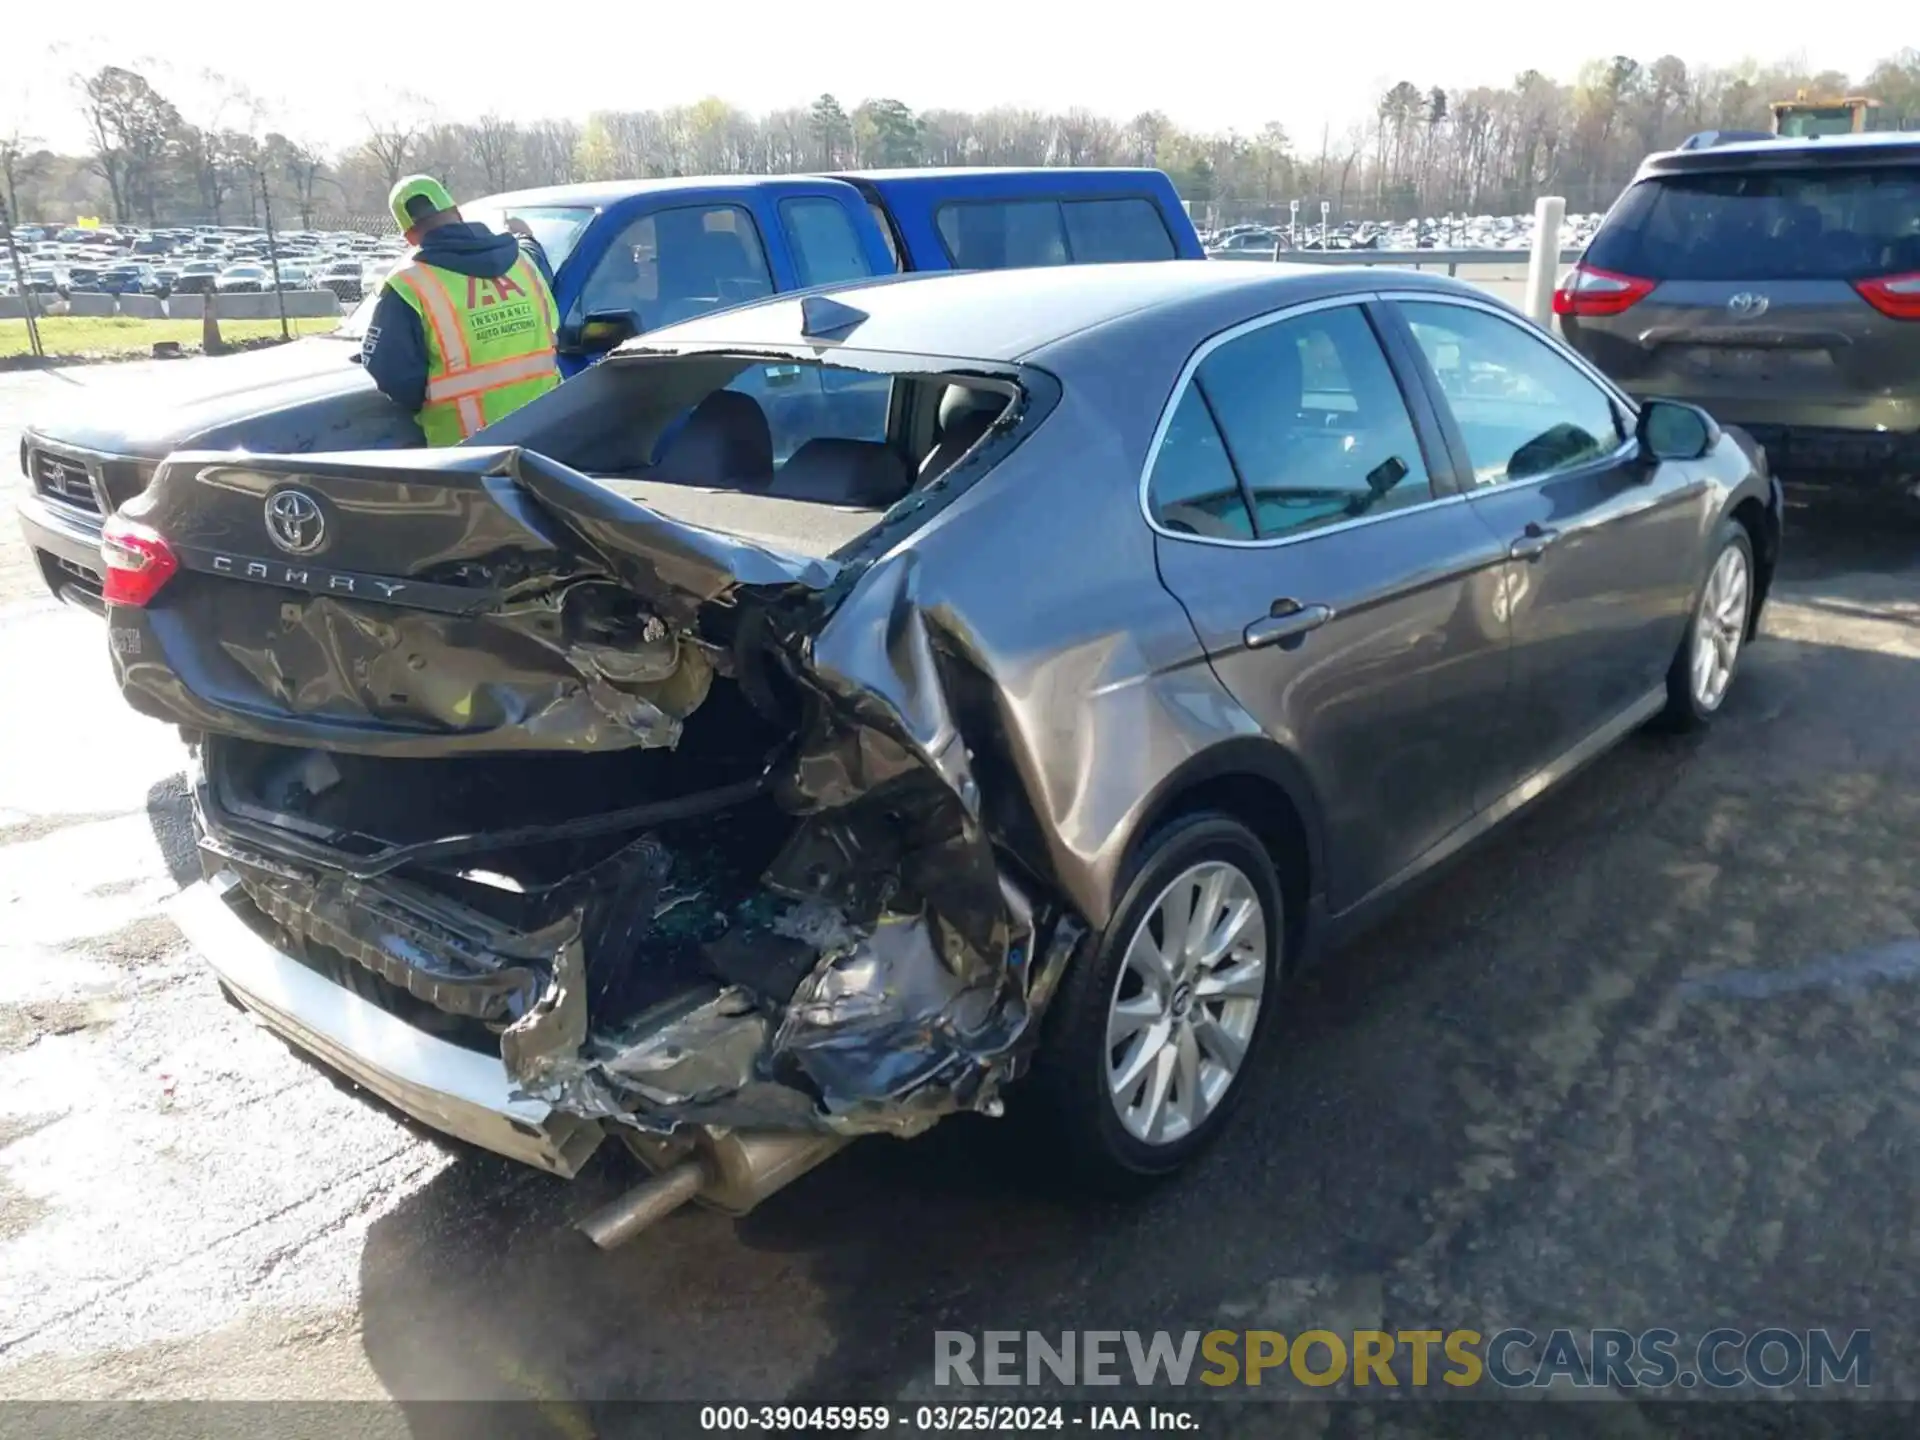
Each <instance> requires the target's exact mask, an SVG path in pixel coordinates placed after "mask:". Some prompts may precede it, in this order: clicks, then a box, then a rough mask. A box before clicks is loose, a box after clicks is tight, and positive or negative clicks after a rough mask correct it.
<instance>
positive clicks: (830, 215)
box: [18, 167, 1202, 606]
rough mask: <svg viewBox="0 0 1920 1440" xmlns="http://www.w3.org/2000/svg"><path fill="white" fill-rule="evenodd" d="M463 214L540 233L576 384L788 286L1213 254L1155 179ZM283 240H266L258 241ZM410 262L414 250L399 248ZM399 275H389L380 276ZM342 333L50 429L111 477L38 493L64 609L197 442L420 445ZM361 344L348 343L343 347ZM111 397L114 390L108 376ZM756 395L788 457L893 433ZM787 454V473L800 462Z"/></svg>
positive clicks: (725, 189) (836, 377)
mask: <svg viewBox="0 0 1920 1440" xmlns="http://www.w3.org/2000/svg"><path fill="white" fill-rule="evenodd" d="M460 208H461V210H462V212H463V213H464V214H465V215H466V216H467V218H468V219H470V220H476V221H479V222H480V223H482V224H484V225H487V226H488V227H490V228H491V229H493V230H495V231H503V230H505V228H506V227H507V225H508V223H509V221H512V222H515V223H517V224H520V225H524V226H525V227H526V228H527V229H528V230H529V231H530V232H531V233H532V234H533V236H534V238H535V239H536V240H537V241H538V242H539V243H540V245H541V247H542V249H543V250H544V251H545V252H546V257H547V263H548V264H549V265H550V266H551V267H552V269H553V272H554V300H555V305H556V314H557V317H558V325H557V332H558V335H557V338H558V342H559V364H560V369H561V372H562V373H563V374H565V375H574V374H578V373H579V372H580V371H582V370H585V369H587V368H588V367H589V366H591V365H592V364H594V362H595V361H597V360H598V359H599V358H600V357H602V356H604V355H605V354H607V353H608V352H609V351H610V350H612V349H613V348H614V347H615V346H616V345H618V344H620V343H622V342H623V341H625V340H626V339H628V338H630V337H631V336H633V335H634V334H636V333H650V332H652V331H654V330H657V329H659V328H661V327H662V326H664V325H668V324H672V323H673V322H675V321H677V320H682V319H686V318H688V317H691V316H694V315H700V314H705V313H707V312H709V311H713V310H718V309H722V308H725V307H728V306H732V305H739V304H744V303H747V302H748V301H752V300H755V299H760V298H763V297H765V296H768V295H772V294H777V293H780V292H782V291H789V290H800V289H806V288H809V287H812V286H817V285H821V284H829V283H833V282H837V281H844V280H852V279H862V278H868V277H872V276H878V275H891V274H893V273H895V272H896V271H897V270H900V269H908V270H946V269H952V268H967V269H992V268H997V267H1006V266H1018V265H1077V264H1086V263H1094V262H1106V261H1121V260H1164V259H1173V258H1175V257H1186V258H1195V259H1197V258H1199V257H1200V255H1201V254H1202V251H1201V249H1200V241H1199V237H1198V236H1197V235H1196V234H1195V233H1194V229H1193V225H1192V222H1191V221H1190V220H1189V219H1188V218H1187V214H1186V212H1185V210H1184V209H1182V208H1181V205H1180V201H1179V198H1178V196H1177V195H1176V194H1175V193H1174V189H1173V183H1172V182H1171V181H1170V180H1169V179H1168V178H1167V177H1166V176H1165V175H1164V174H1162V173H1161V172H1159V171H1157V170H1123V169H1112V170H1105V169H1094V170H1076V169H1073V168H1070V167H1049V168H1042V169H1031V170H1020V169H1007V170H964V169H955V170H906V171H873V172H863V173H860V174H850V175H847V176H845V177H834V176H823V175H758V176H751V175H750V176H724V177H717V178H699V177H694V178H672V179H660V180H634V181H618V182H607V183H599V184H590V185H565V186H555V187H551V188H547V189H541V190H528V191H520V192H517V193H514V194H510V195H495V196H491V197H483V198H481V199H478V200H474V201H471V202H468V203H465V204H463V205H462V206H461V207H460ZM261 243H262V244H263V245H264V243H265V242H264V237H261ZM385 251H386V253H387V254H388V255H389V257H391V262H392V263H402V262H403V257H402V256H401V255H400V253H399V247H398V245H397V244H396V243H394V242H387V244H386V245H385ZM383 273H384V272H383ZM271 284H272V281H271V278H270V276H269V275H268V272H267V270H266V269H265V267H263V266H261V265H260V264H259V263H258V262H255V261H245V262H239V263H236V264H234V265H233V266H231V267H229V269H228V270H226V271H225V272H223V274H222V276H221V278H220V281H219V286H220V289H221V290H222V292H223V293H225V292H232V291H241V292H250V291H261V290H265V289H267V288H269V287H270V286H271ZM378 288H379V286H378V283H377V282H376V283H375V284H374V285H373V286H371V287H367V286H365V284H364V282H363V294H365V295H366V299H365V300H363V302H362V304H361V308H360V309H359V310H358V311H356V312H355V314H354V315H353V316H352V317H350V318H349V320H348V322H347V324H345V325H344V326H342V327H340V329H338V330H337V331H335V332H334V333H333V335H331V336H328V337H314V338H311V339H307V340H302V341H297V342H295V343H294V344H292V345H287V346H282V347H279V348H278V349H276V350H273V351H270V352H262V353H260V354H257V355H247V356H240V357H235V358H233V359H229V360H222V361H221V362H220V364H219V365H217V366H207V367H193V368H192V369H191V370H190V371H185V367H183V371H185V373H182V371H176V372H175V375H176V376H177V377H178V378H172V379H170V380H169V385H170V387H172V388H170V389H169V390H168V391H167V394H166V401H165V404H164V405H163V404H162V403H161V397H160V394H159V392H157V391H155V390H153V389H152V387H151V385H150V383H143V385H142V386H140V387H130V393H128V394H127V396H126V403H125V404H123V405H116V404H114V403H112V402H111V401H110V400H109V398H108V391H107V390H103V389H101V388H100V386H99V385H94V386H90V387H89V390H88V404H87V405H86V406H85V407H76V408H74V409H72V410H70V411H69V412H68V413H66V414H64V415H60V414H56V415H51V416H46V417H37V418H36V420H35V423H34V424H33V425H31V426H30V427H29V428H28V431H27V437H26V439H27V446H28V448H29V450H44V451H46V452H47V453H48V454H50V455H59V456H62V457H65V458H66V459H67V460H70V461H72V462H73V463H76V464H78V465H80V466H81V467H83V469H85V470H86V471H87V473H89V474H94V475H97V476H98V477H99V481H100V484H99V491H98V493H99V496H100V501H99V504H98V506H97V507H96V508H95V509H93V510H91V511H88V510H86V509H84V508H82V507H79V506H76V505H75V504H73V503H71V501H70V499H61V498H57V497H51V496H47V495H44V494H40V493H37V492H36V491H34V490H33V489H31V488H29V489H28V490H27V491H26V492H25V493H24V494H23V495H22V496H21V498H20V500H19V502H18V504H19V511H20V516H21V521H22V524H23V526H24V528H25V530H26V532H27V539H28V544H29V545H30V546H31V547H32V548H33V550H34V553H35V558H36V561H37V562H38V564H39V565H40V567H41V573H42V574H43V575H44V576H45V577H46V579H47V583H48V585H49V587H50V588H51V589H52V590H53V591H54V593H56V594H58V595H62V596H64V597H66V598H69V599H74V600H78V601H80V602H82V603H88V604H93V605H95V606H97V605H98V603H99V595H100V590H99V575H100V569H99V566H100V561H99V545H100V521H101V515H102V513H103V512H104V511H110V510H111V509H113V507H115V506H117V505H119V504H121V503H122V502H123V501H125V500H126V499H128V498H130V497H131V496H132V495H133V494H134V493H136V492H137V491H138V490H139V488H140V486H141V485H142V484H144V483H145V480H144V478H143V477H146V476H150V475H151V474H152V473H153V466H154V464H155V463H156V462H158V461H159V460H160V459H161V458H163V457H164V456H165V455H166V454H167V453H168V452H169V451H171V450H175V449H180V448H184V447H187V446H190V445H198V446H215V447H221V448H230V449H245V450H251V451H255V452H260V453H276V452H285V451H294V450H311V449H314V448H317V447H318V446H320V445H322V444H324V445H326V446H328V447H330V448H342V447H355V448H368V449H381V448H388V447H409V446H418V445H420V444H421V443H422V441H421V437H420V431H419V427H418V426H417V425H416V424H415V422H414V418H413V416H411V415H409V414H407V413H406V412H404V411H402V410H401V409H400V408H399V407H398V406H396V405H394V404H393V403H392V402H391V401H389V400H388V399H387V398H386V397H385V396H384V395H382V394H380V392H379V391H378V390H377V389H376V388H375V387H374V384H373V382H372V380H371V379H370V378H369V377H368V376H367V375H366V373H365V372H364V371H363V370H361V369H360V368H359V367H358V366H356V365H355V364H353V363H352V362H353V361H354V360H355V359H357V358H358V354H359V350H358V344H357V342H358V341H359V339H360V337H361V336H362V335H363V334H364V333H365V327H366V325H367V324H368V323H369V321H370V317H371V315H372V312H373V309H374V307H375V305H376V303H377V299H376V294H375V292H377V290H378ZM343 341H344V342H355V343H350V344H348V343H342V342H343ZM105 383H107V384H108V387H109V389H111V388H113V387H112V385H111V382H105ZM753 383H757V384H760V385H761V389H760V391H759V392H758V394H757V397H756V400H757V403H759V404H760V405H761V406H762V408H763V409H764V410H765V411H766V412H767V414H768V415H769V416H770V418H771V422H772V423H773V424H774V426H775V427H776V433H777V435H778V436H779V437H781V438H780V442H779V443H781V444H782V445H785V446H789V447H791V446H797V445H799V444H802V443H804V442H805V440H806V439H807V438H808V437H809V436H810V435H812V434H814V433H820V430H821V428H822V427H827V426H830V425H837V426H842V427H845V426H848V425H866V426H869V427H871V426H875V425H881V424H884V423H885V413H884V412H885V408H886V390H885V387H884V386H881V385H879V384H877V383H875V382H874V381H873V380H872V379H871V378H870V377H865V376H857V375H856V376H848V375H841V374H839V373H837V372H832V371H821V370H819V369H818V368H817V367H815V368H802V369H800V370H797V371H793V372H787V371H784V370H781V371H776V372H761V371H755V372H754V377H753ZM785 453H786V452H784V451H783V452H782V458H783V459H784V458H785Z"/></svg>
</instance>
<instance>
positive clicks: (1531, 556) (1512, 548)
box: [1507, 525, 1560, 560]
mask: <svg viewBox="0 0 1920 1440" xmlns="http://www.w3.org/2000/svg"><path fill="white" fill-rule="evenodd" d="M1559 538H1560V532H1559V531H1558V530H1549V529H1547V528H1546V527H1545V526H1544V525H1528V526H1527V528H1526V530H1525V531H1524V532H1523V533H1522V534H1521V536H1520V538H1519V539H1518V540H1516V541H1514V542H1513V543H1512V544H1511V545H1509V546H1508V547H1507V556H1508V558H1509V559H1513V560H1538V559H1539V558H1540V557H1541V556H1542V555H1544V554H1546V553H1547V549H1548V547H1549V546H1551V545H1552V544H1553V542H1554V541H1556V540H1558V539H1559Z"/></svg>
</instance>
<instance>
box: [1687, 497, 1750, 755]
mask: <svg viewBox="0 0 1920 1440" xmlns="http://www.w3.org/2000/svg"><path fill="white" fill-rule="evenodd" d="M1716 540H1717V546H1716V548H1715V550H1714V552H1713V560H1712V563H1711V564H1710V565H1709V566H1708V567H1707V578H1706V580H1705V582H1704V583H1702V585H1701V586H1700V596H1699V599H1698V600H1697V601H1695V602H1694V609H1693V618H1692V620H1691V621H1690V622H1689V624H1688V626H1687V635H1686V638H1685V639H1684V640H1683V641H1681V643H1680V651H1679V653H1678V654H1677V655H1675V656H1674V657H1673V668H1672V669H1671V670H1670V671H1669V672H1668V674H1667V709H1666V718H1667V720H1668V721H1669V722H1670V723H1671V724H1673V725H1675V726H1677V727H1678V728H1680V729H1695V728H1698V727H1699V726H1702V725H1705V724H1707V723H1708V721H1710V720H1711V719H1712V718H1713V716H1714V715H1715V713H1716V712H1717V711H1718V710H1719V709H1720V706H1721V705H1722V704H1723V703H1724V702H1725V700H1726V698H1727V692H1728V691H1729V690H1731V689H1732V688H1733V678H1734V675H1735V673H1736V671H1737V670H1738V669H1739V665H1740V656H1741V653H1742V651H1743V650H1744V649H1745V647H1746V640H1747V628H1748V626H1749V624H1750V623H1751V621H1752V616H1753V593H1754V569H1753V542H1752V541H1750V540H1749V539H1748V538H1747V532H1746V530H1745V529H1743V528H1742V527H1741V526H1740V525H1739V524H1738V523H1736V522H1734V521H1731V520H1729V521H1727V522H1726V523H1725V524H1724V525H1722V526H1721V529H1720V533H1719V535H1718V536H1717V537H1716Z"/></svg>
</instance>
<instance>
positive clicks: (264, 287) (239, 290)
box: [213, 261, 273, 295]
mask: <svg viewBox="0 0 1920 1440" xmlns="http://www.w3.org/2000/svg"><path fill="white" fill-rule="evenodd" d="M213 288H214V289H215V290H217V291H219V293H220V294H222V295H259V294H262V293H264V292H266V291H268V290H271V289H272V288H273V272H272V271H271V270H270V269H268V268H267V267H266V266H264V265H259V264H255V263H254V262H252V261H248V262H246V263H245V264H241V265H229V266H228V267H227V268H226V269H224V270H222V271H221V272H220V274H219V275H218V276H217V277H216V278H215V280H214V285H213Z"/></svg>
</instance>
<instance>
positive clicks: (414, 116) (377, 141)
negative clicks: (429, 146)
mask: <svg viewBox="0 0 1920 1440" xmlns="http://www.w3.org/2000/svg"><path fill="white" fill-rule="evenodd" d="M360 118H361V119H362V120H363V121H365V122H366V126H367V138H366V141H365V147H366V151H367V154H368V155H370V156H372V157H373V161H374V163H375V164H376V165H377V166H379V168H380V173H381V174H382V175H384V176H385V177H386V181H387V188H388V189H392V188H393V186H395V185H397V184H399V182H400V177H401V176H402V175H404V174H406V173H407V168H408V162H410V161H411V160H412V159H413V154H414V149H415V147H416V146H417V145H418V144H419V141H420V137H421V134H422V132H423V131H425V129H426V128H427V122H428V119H429V115H428V109H427V104H426V102H425V101H424V100H422V99H421V98H420V97H419V96H418V95H415V94H412V93H411V92H403V93H401V94H399V95H396V96H394V97H393V99H392V101H391V102H390V103H389V104H387V105H386V106H384V107H383V108H382V109H380V110H379V111H378V112H375V113H368V114H363V115H362V116H361V117H360Z"/></svg>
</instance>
